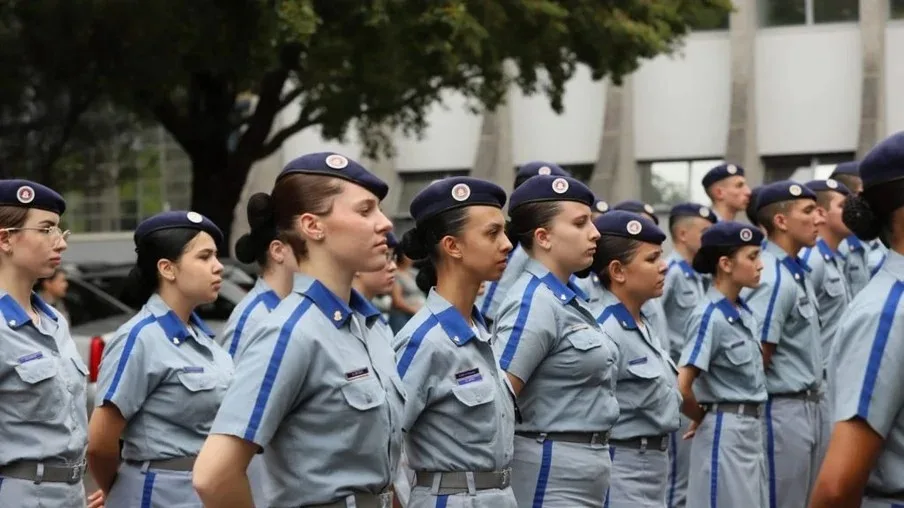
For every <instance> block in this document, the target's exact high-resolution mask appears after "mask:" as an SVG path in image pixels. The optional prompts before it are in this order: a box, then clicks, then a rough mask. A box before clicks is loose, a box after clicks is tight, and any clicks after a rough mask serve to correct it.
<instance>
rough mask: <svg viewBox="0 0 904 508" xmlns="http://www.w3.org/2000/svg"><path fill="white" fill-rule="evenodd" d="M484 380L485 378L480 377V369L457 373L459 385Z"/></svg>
mask: <svg viewBox="0 0 904 508" xmlns="http://www.w3.org/2000/svg"><path fill="white" fill-rule="evenodd" d="M482 379H483V376H481V375H480V369H478V368H473V369H468V370H463V371H461V372H456V373H455V382H457V383H458V384H459V385H466V384H468V383H476V382H477V381H480V380H482Z"/></svg>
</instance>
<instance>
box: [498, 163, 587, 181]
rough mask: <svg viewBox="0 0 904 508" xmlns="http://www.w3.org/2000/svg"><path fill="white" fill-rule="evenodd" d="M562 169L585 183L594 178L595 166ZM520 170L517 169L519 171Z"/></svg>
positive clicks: (572, 165)
mask: <svg viewBox="0 0 904 508" xmlns="http://www.w3.org/2000/svg"><path fill="white" fill-rule="evenodd" d="M562 169H564V170H565V171H568V172H569V173H571V176H573V177H574V178H576V179H578V180H580V181H582V182H584V183H588V184H589V183H590V177H591V176H593V164H563V165H562ZM517 170H518V168H515V171H517Z"/></svg>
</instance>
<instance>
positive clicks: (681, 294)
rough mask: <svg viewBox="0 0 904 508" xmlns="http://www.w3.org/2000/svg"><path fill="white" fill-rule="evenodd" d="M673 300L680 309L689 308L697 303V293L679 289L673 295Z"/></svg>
mask: <svg viewBox="0 0 904 508" xmlns="http://www.w3.org/2000/svg"><path fill="white" fill-rule="evenodd" d="M675 302H676V303H677V304H678V306H679V307H681V308H682V309H689V308H693V307H695V306H696V305H697V304H698V303H700V302H699V301H698V300H697V294H696V293H694V292H693V291H681V290H679V291H678V293H677V295H676V296H675Z"/></svg>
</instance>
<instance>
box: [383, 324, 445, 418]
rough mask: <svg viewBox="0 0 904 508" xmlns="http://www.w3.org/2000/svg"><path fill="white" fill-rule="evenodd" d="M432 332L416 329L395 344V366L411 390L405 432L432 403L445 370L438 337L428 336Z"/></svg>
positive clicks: (407, 388) (407, 401)
mask: <svg viewBox="0 0 904 508" xmlns="http://www.w3.org/2000/svg"><path fill="white" fill-rule="evenodd" d="M418 332H420V333H418ZM429 333H430V330H426V331H423V332H421V331H420V330H415V333H413V334H411V335H410V336H408V337H403V338H398V340H397V341H396V344H395V350H396V367H397V369H398V371H399V377H401V378H402V383H403V384H404V385H405V391H406V392H407V393H408V399H407V400H406V401H405V416H404V418H403V421H402V429H403V430H404V431H405V432H407V431H408V430H409V429H411V427H412V426H413V425H414V422H416V421H417V419H418V417H420V415H421V413H422V412H423V411H424V408H425V407H427V406H428V405H430V403H431V396H432V395H433V387H434V386H436V385H437V383H436V379H435V378H436V376H438V375H441V373H443V372H445V371H446V366H445V365H442V364H443V363H445V362H443V361H442V355H440V354H437V351H436V346H437V344H435V342H436V340H437V339H438V337H427V335H428V334H429Z"/></svg>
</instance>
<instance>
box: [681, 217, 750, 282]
mask: <svg viewBox="0 0 904 508" xmlns="http://www.w3.org/2000/svg"><path fill="white" fill-rule="evenodd" d="M762 243H763V233H762V232H761V231H760V230H759V228H756V227H753V226H751V225H750V224H744V223H741V222H734V221H722V222H719V223H717V224H715V225H713V226H712V227H710V228H709V229H707V230H706V231H704V232H703V236H702V237H701V238H700V250H699V251H697V254H695V255H694V260H693V267H694V270H696V271H697V272H699V273H713V272H715V269H716V263H718V261H719V259H718V257H717V254H718V251H719V250H720V247H729V248H730V247H744V246H747V245H750V246H754V247H759V246H760V245H761V244H762Z"/></svg>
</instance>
